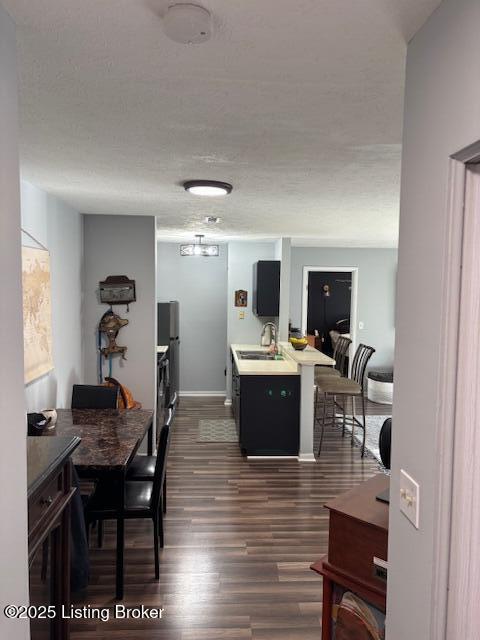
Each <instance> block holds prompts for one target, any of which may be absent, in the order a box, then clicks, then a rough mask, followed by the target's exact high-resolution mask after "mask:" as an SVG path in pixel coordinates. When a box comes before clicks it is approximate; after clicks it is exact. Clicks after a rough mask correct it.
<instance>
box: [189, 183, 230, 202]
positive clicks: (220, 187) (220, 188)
mask: <svg viewBox="0 0 480 640" xmlns="http://www.w3.org/2000/svg"><path fill="white" fill-rule="evenodd" d="M183 186H184V189H185V191H188V192H189V193H193V194H194V195H196V196H207V197H210V198H214V197H218V196H226V195H228V194H229V193H231V192H232V189H233V187H232V185H231V184H229V183H228V182H219V181H218V180H188V181H187V182H184V183H183Z"/></svg>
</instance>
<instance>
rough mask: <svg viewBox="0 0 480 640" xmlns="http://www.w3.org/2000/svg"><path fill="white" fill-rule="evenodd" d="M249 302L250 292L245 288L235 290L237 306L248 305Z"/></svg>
mask: <svg viewBox="0 0 480 640" xmlns="http://www.w3.org/2000/svg"><path fill="white" fill-rule="evenodd" d="M247 302H248V292H247V291H244V290H243V289H238V291H235V306H236V307H246V306H247Z"/></svg>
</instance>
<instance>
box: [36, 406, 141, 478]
mask: <svg viewBox="0 0 480 640" xmlns="http://www.w3.org/2000/svg"><path fill="white" fill-rule="evenodd" d="M57 414H58V420H57V424H56V426H55V428H54V429H51V430H49V431H48V432H47V433H46V434H45V435H48V436H79V437H80V438H81V440H82V441H81V443H80V445H79V447H78V448H77V449H76V450H75V451H74V453H73V455H72V462H73V463H74V465H75V467H76V469H77V471H79V473H81V474H82V475H88V474H90V473H92V475H94V474H95V472H104V471H112V470H117V471H118V470H121V469H124V468H125V467H126V466H127V464H128V463H129V462H130V461H131V459H132V458H133V457H134V456H135V454H136V452H137V450H138V447H139V446H140V443H141V442H142V440H143V438H144V436H145V434H146V433H147V431H148V429H149V428H150V426H151V425H152V420H153V412H152V411H146V410H144V409H134V410H131V411H124V410H116V409H57Z"/></svg>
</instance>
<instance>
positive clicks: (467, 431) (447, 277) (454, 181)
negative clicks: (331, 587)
mask: <svg viewBox="0 0 480 640" xmlns="http://www.w3.org/2000/svg"><path fill="white" fill-rule="evenodd" d="M479 161H480V142H477V143H475V144H473V145H470V146H469V147H467V148H465V149H463V150H462V151H460V152H458V153H456V154H453V155H452V156H451V157H450V159H449V173H448V185H447V227H446V234H445V248H446V255H448V256H449V259H448V260H446V261H445V262H444V268H443V278H442V282H443V283H444V285H443V287H442V289H443V291H444V297H443V300H442V313H441V317H442V328H441V335H440V344H442V345H445V348H444V349H441V350H440V360H439V371H440V373H439V384H438V396H437V397H438V402H437V407H436V412H435V414H436V422H437V425H438V429H437V434H438V436H437V438H436V441H435V455H436V456H437V460H438V461H439V463H438V466H437V469H436V474H435V478H434V482H435V483H436V484H435V486H437V491H436V501H435V505H434V514H433V515H434V522H435V527H434V531H435V532H436V533H435V536H434V540H433V549H434V562H433V575H432V606H431V611H430V622H431V624H430V629H431V634H430V640H446V639H447V638H450V637H453V635H451V634H452V630H455V634H454V635H455V637H457V634H458V637H464V638H467V637H474V636H475V633H476V632H477V631H478V624H479V620H478V618H479V613H478V605H477V599H478V597H477V598H475V595H474V594H476V593H477V594H478V590H479V589H480V574H479V572H478V566H479V563H480V550H479V549H478V537H479V536H480V519H479V517H478V509H472V506H473V505H474V504H477V505H479V504H480V486H479V485H480V473H479V472H478V470H477V471H475V464H474V461H475V460H476V459H478V456H479V455H480V439H479V437H478V433H479V427H480V419H479V418H478V409H479V407H478V406H477V407H476V408H477V412H475V411H472V404H473V403H472V400H474V399H475V395H472V389H473V390H475V389H477V390H478V389H480V341H479V339H478V338H477V336H476V334H477V333H478V326H479V324H480V305H479V293H478V292H479V291H480V262H479V261H478V259H477V260H475V256H476V253H478V252H477V251H476V245H475V242H478V241H479V238H480V216H475V212H474V210H473V207H472V206H469V203H468V202H466V184H467V179H468V177H469V174H471V172H470V170H469V166H468V165H470V164H475V163H478V162H479ZM477 179H478V180H477V185H476V189H477V197H478V202H480V174H478V175H477ZM477 204H478V203H477ZM472 336H473V338H472ZM465 385H467V386H466V389H465ZM460 424H461V427H462V428H461V429H460V428H459V426H460ZM472 461H473V464H472ZM473 602H474V604H472V603H473Z"/></svg>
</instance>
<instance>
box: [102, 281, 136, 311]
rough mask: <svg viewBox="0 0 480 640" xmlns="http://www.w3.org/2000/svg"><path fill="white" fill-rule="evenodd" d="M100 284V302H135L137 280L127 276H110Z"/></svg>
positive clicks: (127, 303)
mask: <svg viewBox="0 0 480 640" xmlns="http://www.w3.org/2000/svg"><path fill="white" fill-rule="evenodd" d="M98 284H99V291H100V302H103V303H105V304H110V305H112V304H126V305H127V307H128V305H129V304H130V302H135V300H136V294H135V280H130V278H127V276H108V278H105V280H102V281H101V282H99V283H98Z"/></svg>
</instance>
